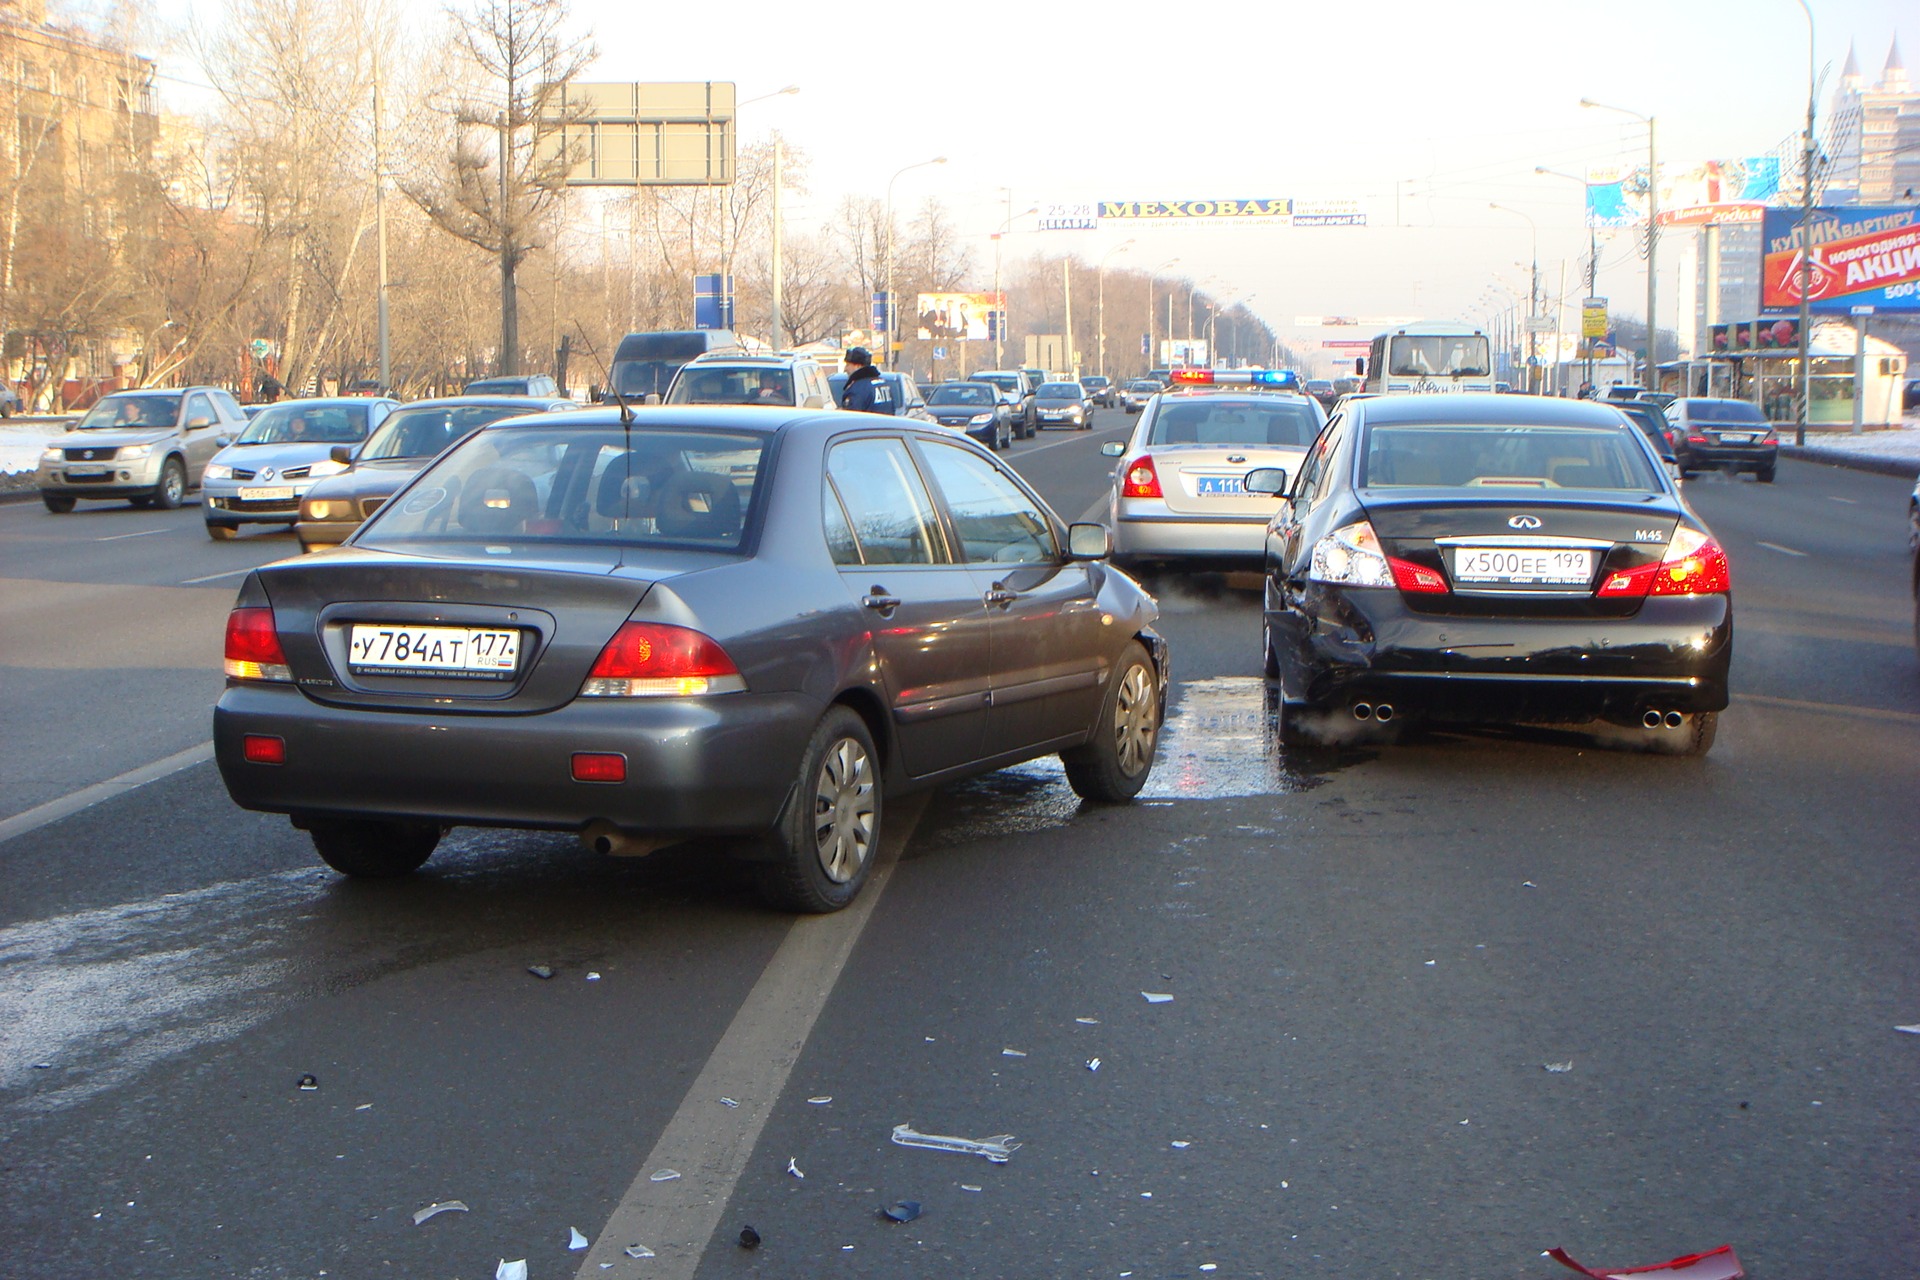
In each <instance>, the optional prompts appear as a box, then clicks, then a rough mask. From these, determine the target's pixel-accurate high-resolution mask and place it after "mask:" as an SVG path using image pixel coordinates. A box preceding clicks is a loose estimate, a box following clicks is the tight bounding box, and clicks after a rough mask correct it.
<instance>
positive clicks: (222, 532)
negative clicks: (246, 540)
mask: <svg viewBox="0 0 1920 1280" xmlns="http://www.w3.org/2000/svg"><path fill="white" fill-rule="evenodd" d="M207 536H208V537H209V538H212V539H213V540H214V541H215V542H231V541H232V540H233V539H234V538H237V537H239V536H240V526H239V525H237V524H215V523H213V522H212V521H211V520H209V521H208V522H207Z"/></svg>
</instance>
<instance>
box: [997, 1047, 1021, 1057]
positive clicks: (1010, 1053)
mask: <svg viewBox="0 0 1920 1280" xmlns="http://www.w3.org/2000/svg"><path fill="white" fill-rule="evenodd" d="M1000 1056H1001V1057H1003V1058H1024V1057H1026V1056H1027V1051H1026V1050H1025V1049H1002V1050H1001V1051H1000Z"/></svg>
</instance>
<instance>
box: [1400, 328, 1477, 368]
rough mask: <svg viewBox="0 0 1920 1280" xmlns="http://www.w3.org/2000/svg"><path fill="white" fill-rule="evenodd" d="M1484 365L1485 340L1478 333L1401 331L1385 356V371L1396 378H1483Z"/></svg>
mask: <svg viewBox="0 0 1920 1280" xmlns="http://www.w3.org/2000/svg"><path fill="white" fill-rule="evenodd" d="M1488 368H1489V362H1488V359H1487V340H1486V339H1485V338H1484V337H1482V336H1480V335H1479V334H1465V333H1462V334H1452V333H1449V334H1435V335H1432V336H1430V337H1413V336H1410V335H1407V334H1402V335H1400V336H1399V337H1396V338H1394V340H1393V347H1392V351H1391V354H1390V355H1389V356H1388V358H1387V373H1388V374H1390V375H1391V376H1393V377H1396V378H1427V377H1435V378H1445V377H1480V378H1484V377H1485V376H1486V375H1487V371H1488Z"/></svg>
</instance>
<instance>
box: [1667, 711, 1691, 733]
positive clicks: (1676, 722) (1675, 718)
mask: <svg viewBox="0 0 1920 1280" xmlns="http://www.w3.org/2000/svg"><path fill="white" fill-rule="evenodd" d="M1686 722H1687V718H1686V717H1685V716H1683V715H1681V714H1680V713H1679V712H1678V711H1669V712H1667V728H1669V729H1678V728H1679V727H1680V726H1681V725H1683V724H1685V723H1686Z"/></svg>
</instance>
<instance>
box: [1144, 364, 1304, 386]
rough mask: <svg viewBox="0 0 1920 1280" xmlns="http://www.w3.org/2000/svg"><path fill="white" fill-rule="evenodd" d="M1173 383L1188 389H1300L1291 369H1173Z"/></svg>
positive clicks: (1298, 381)
mask: <svg viewBox="0 0 1920 1280" xmlns="http://www.w3.org/2000/svg"><path fill="white" fill-rule="evenodd" d="M1173 381H1174V382H1175V384H1177V385H1180V386H1188V387H1284V388H1288V389H1291V390H1298V389H1299V387H1300V375H1299V374H1297V373H1295V372H1294V371H1293V370H1291V369H1175V370H1174V371H1173Z"/></svg>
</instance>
